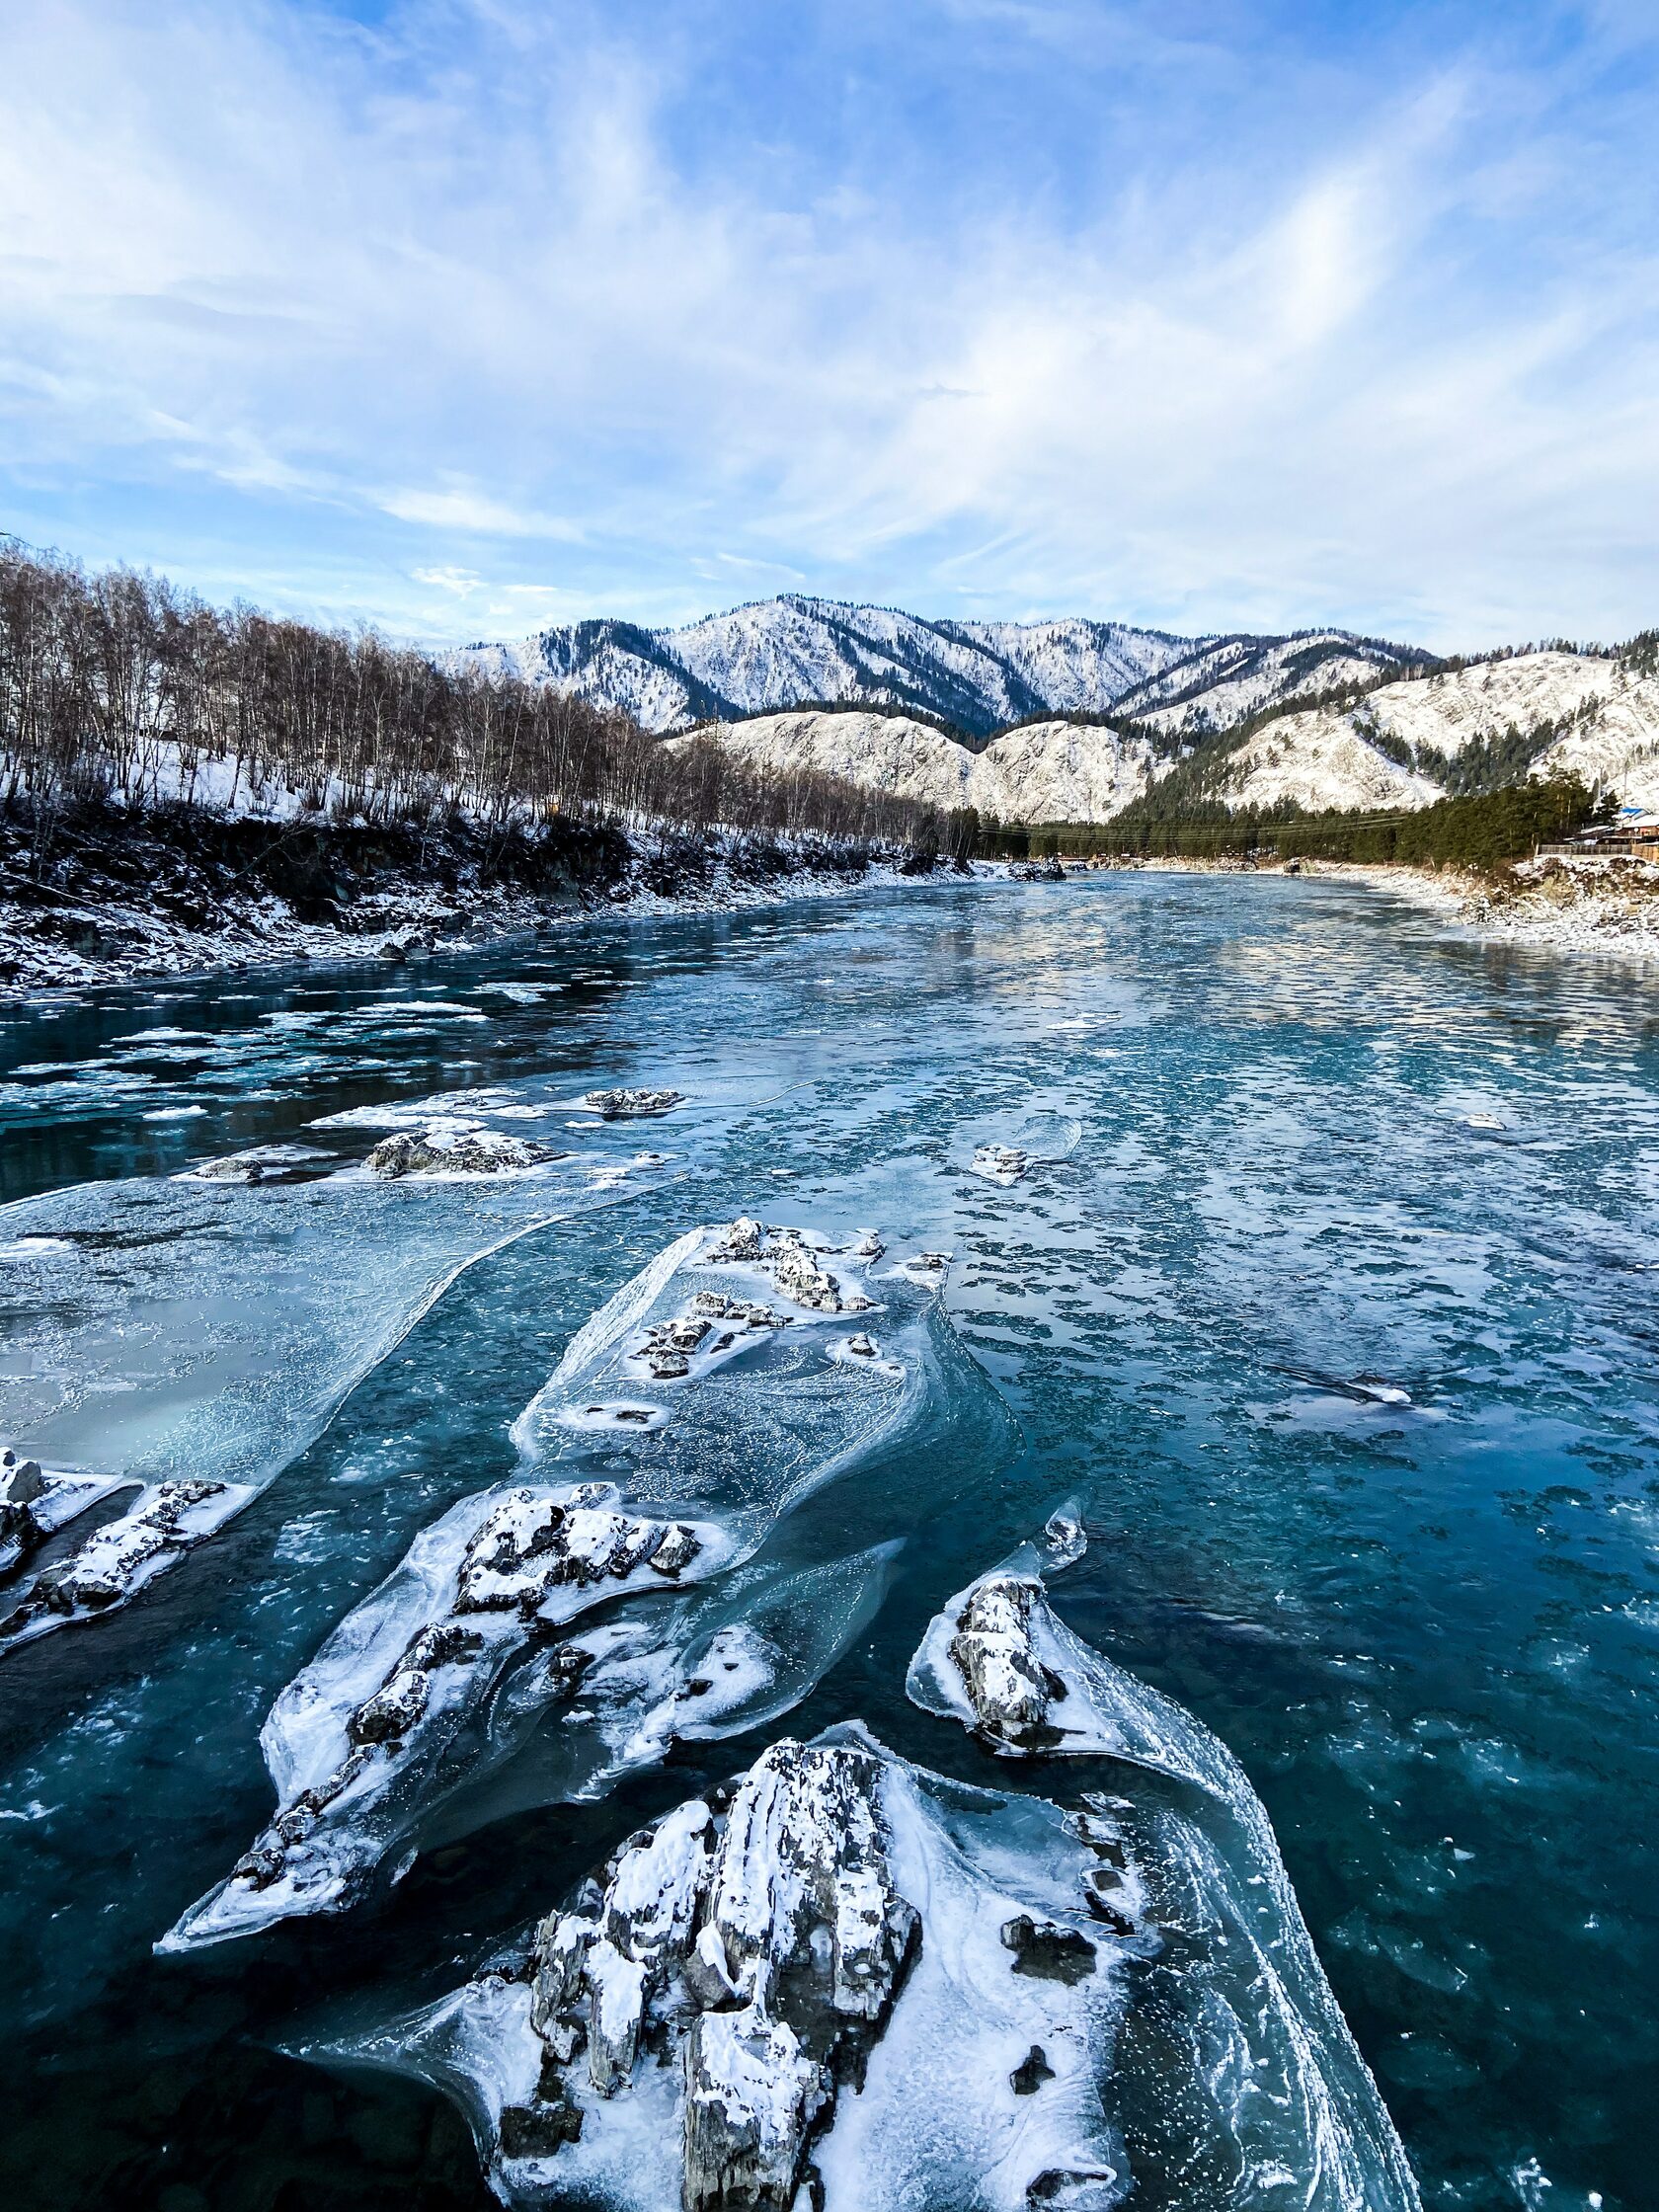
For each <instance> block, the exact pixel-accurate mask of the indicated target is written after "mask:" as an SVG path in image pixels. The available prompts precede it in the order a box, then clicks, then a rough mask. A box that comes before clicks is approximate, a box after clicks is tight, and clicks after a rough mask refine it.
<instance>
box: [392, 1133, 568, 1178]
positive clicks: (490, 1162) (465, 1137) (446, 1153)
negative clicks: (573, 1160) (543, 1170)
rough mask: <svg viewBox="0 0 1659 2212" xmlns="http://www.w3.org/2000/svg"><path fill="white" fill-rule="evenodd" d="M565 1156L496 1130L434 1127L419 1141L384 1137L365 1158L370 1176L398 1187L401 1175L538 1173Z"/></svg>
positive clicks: (396, 1135)
mask: <svg viewBox="0 0 1659 2212" xmlns="http://www.w3.org/2000/svg"><path fill="white" fill-rule="evenodd" d="M565 1156H566V1155H565V1154H564V1153H562V1152H556V1151H554V1150H553V1149H552V1148H551V1147H550V1146H546V1145H532V1144H531V1143H530V1142H529V1140H528V1139H527V1138H523V1137H507V1136H503V1135H502V1134H501V1133H500V1132H498V1131H496V1130H489V1129H463V1130H448V1129H442V1128H437V1127H434V1128H432V1129H429V1130H427V1131H426V1132H425V1133H424V1134H423V1135H421V1136H419V1137H417V1136H414V1135H412V1134H411V1133H410V1132H409V1131H408V1130H403V1129H400V1130H397V1131H395V1132H394V1133H393V1134H392V1135H391V1136H390V1137H384V1138H382V1139H381V1141H380V1143H379V1144H378V1145H376V1146H375V1147H374V1149H373V1151H371V1152H370V1153H369V1155H368V1161H367V1165H368V1169H369V1172H370V1174H373V1175H378V1176H379V1177H380V1179H381V1180H382V1182H388V1183H392V1182H398V1181H400V1180H401V1179H402V1178H403V1177H404V1176H405V1175H503V1174H512V1173H518V1172H521V1171H522V1170H523V1169H524V1168H526V1167H539V1166H541V1165H542V1164H543V1163H544V1162H545V1161H547V1160H550V1159H562V1158H564V1157H565Z"/></svg>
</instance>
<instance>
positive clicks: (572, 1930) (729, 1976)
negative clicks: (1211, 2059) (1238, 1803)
mask: <svg viewBox="0 0 1659 2212" xmlns="http://www.w3.org/2000/svg"><path fill="white" fill-rule="evenodd" d="M1091 1856H1092V1855H1091V1854H1090V1853H1089V1851H1088V1849H1087V1847H1086V1846H1085V1845H1084V1844H1083V1843H1082V1842H1081V1841H1080V1840H1079V1839H1078V1838H1077V1837H1076V1836H1075V1835H1074V1834H1073V1832H1072V1830H1071V1829H1070V1828H1069V1827H1068V1826H1067V1820H1066V1817H1065V1816H1064V1815H1063V1814H1062V1812H1061V1811H1060V1810H1059V1808H1057V1807H1055V1806H1051V1805H1046V1804H1044V1803H1042V1801H1041V1800H1021V1799H1017V1798H1016V1799H1012V1800H1010V1799H1009V1798H1008V1797H1007V1796H1006V1795H995V1796H993V1795H990V1794H988V1793H986V1792H983V1791H978V1790H973V1789H968V1788H965V1787H964V1786H963V1785H961V1784H960V1783H956V1782H951V1781H946V1780H944V1779H942V1778H939V1777H937V1776H931V1775H927V1774H925V1773H922V1772H920V1771H918V1770H916V1769H914V1768H911V1767H909V1765H907V1763H906V1762H904V1761H903V1760H901V1759H898V1758H896V1757H895V1756H894V1755H893V1754H892V1753H890V1752H888V1751H886V1750H885V1749H884V1748H883V1747H882V1746H881V1745H879V1744H877V1743H876V1742H875V1741H874V1740H873V1739H872V1738H870V1737H868V1736H867V1735H865V1734H864V1732H863V1731H862V1730H861V1729H859V1728H858V1727H856V1725H854V1726H850V1727H846V1728H840V1729H834V1730H831V1731H830V1733H829V1734H828V1735H826V1736H823V1737H820V1738H818V1739H817V1740H816V1741H815V1742H813V1743H811V1744H802V1743H797V1742H793V1741H790V1740H787V1739H786V1740H784V1741H781V1742H778V1743H775V1744H773V1745H772V1746H771V1747H770V1749H768V1750H767V1751H766V1752H764V1753H763V1754H762V1755H761V1757H760V1758H759V1759H758V1760H757V1761H756V1762H755V1764H754V1766H753V1767H752V1768H751V1770H750V1771H749V1773H748V1774H747V1775H745V1776H744V1777H743V1778H741V1779H740V1780H739V1782H738V1783H737V1786H736V1787H735V1788H734V1789H731V1790H722V1791H718V1792H715V1793H714V1794H713V1795H712V1797H710V1798H698V1799H694V1800H692V1801H691V1802H690V1803H688V1804H686V1805H683V1806H681V1807H680V1808H679V1809H678V1810H677V1811H676V1812H674V1813H671V1814H670V1815H669V1816H668V1817H667V1819H665V1820H664V1821H662V1822H660V1823H659V1824H658V1826H657V1827H656V1829H655V1830H653V1831H651V1832H650V1833H648V1834H647V1835H645V1836H643V1837H636V1838H633V1839H630V1842H629V1844H628V1845H627V1846H625V1847H624V1850H623V1851H622V1853H621V1854H620V1855H619V1856H618V1857H616V1858H614V1859H613V1860H612V1861H611V1862H610V1863H609V1865H608V1866H607V1867H605V1868H604V1869H602V1870H601V1873H600V1877H599V1881H598V1882H597V1883H593V1882H590V1883H588V1884H586V1885H585V1886H584V1889H583V1891H582V1893H581V1901H580V1902H579V1903H578V1904H577V1905H575V1906H573V1907H572V1908H571V1909H569V1910H567V1911H565V1912H563V1913H556V1914H550V1915H549V1916H548V1918H547V1919H546V1920H545V1921H543V1922H542V1923H541V1925H540V1927H539V1928H538V1929H537V1930H536V1932H535V1935H534V1936H533V1938H532V1939H531V1941H530V1942H529V1944H528V1946H527V1948H526V1950H525V1952H524V1953H523V1955H522V1957H521V1959H520V1960H519V1961H516V1962H515V1961H514V1957H513V1955H512V1954H511V1953H505V1954H498V1956H497V1958H496V1960H495V1961H493V1962H492V1966H491V1967H490V1969H489V1970H487V1971H485V1972H483V1973H481V1974H480V1975H479V1976H478V1978H477V1979H475V1980H474V1981H472V1982H470V1983H468V1984H466V1985H465V1986H464V1987H462V1988H461V1989H459V1990H457V1991H456V1992H455V1993H454V1994H453V1995H452V1996H451V1997H449V1998H447V1999H445V2000H443V2001H442V2002H441V2003H440V2004H438V2005H437V2006H435V2007H433V2008H431V2009H430V2010H429V2011H428V2012H427V2013H426V2014H424V2015H418V2016H417V2017H416V2018H414V2019H413V2020H408V2019H405V2020H403V2021H400V2022H399V2023H398V2024H397V2025H396V2026H395V2027H394V2028H392V2029H390V2030H389V2031H388V2032H387V2033H386V2034H384V2035H381V2036H373V2037H370V2038H368V2039H367V2040H366V2041H363V2042H357V2043H354V2044H353V2045H351V2046H342V2047H337V2048H336V2049H335V2050H334V2051H319V2052H315V2053H313V2054H311V2055H314V2056H318V2057H322V2058H325V2059H327V2058H331V2057H338V2058H343V2059H349V2060H351V2061H352V2062H354V2063H362V2062H364V2061H367V2062H369V2063H378V2064H381V2065H386V2066H391V2067H394V2068H398V2069H400V2070H408V2071H412V2072H415V2073H418V2074H421V2075H423V2076H425V2077H426V2078H427V2079H429V2080H433V2081H435V2082H437V2083H439V2084H440V2086H442V2087H445V2088H447V2089H448V2090H449V2091H450V2092H451V2093H452V2094H456V2095H457V2096H458V2097H460V2098H461V2099H462V2100H463V2102H464V2103H465V2105H466V2108H467V2110H468V2111H469V2113H470V2114H471V2115H472V2116H473V2118H474V2122H475V2125H480V2123H481V2126H480V2132H481V2136H482V2139H483V2140H484V2141H485V2142H486V2144H487V2146H488V2155H489V2159H490V2166H491V2180H492V2183H493V2185H494V2186H495V2188H496V2189H497V2191H498V2193H499V2194H501V2195H502V2196H504V2197H505V2198H506V2199H507V2201H508V2202H509V2203H524V2204H531V2203H545V2202H548V2201H550V2200H551V2201H569V2202H573V2203H577V2204H590V2203H595V2202H605V2203H610V2202H625V2203H627V2204H630V2205H638V2206H650V2207H653V2208H655V2207H663V2208H665V2212H667V2208H668V2207H671V2206H679V2207H681V2208H682V2212H737V2208H748V2212H795V2208H796V2207H798V2206H804V2205H807V2204H812V2205H822V2206H824V2207H825V2208H826V2212H900V2207H903V2206H915V2205H928V2206H934V2205H937V2206H941V2207H943V2206H946V2205H954V2204H957V2203H969V2202H972V2203H976V2204H981V2203H983V2204H985V2205H987V2206H994V2207H996V2208H998V2212H1001V2208H1006V2212H1025V2208H1026V2207H1027V2206H1029V2205H1039V2206H1040V2205H1045V2204H1066V2205H1072V2206H1077V2207H1081V2206H1085V2205H1106V2204H1109V2203H1115V2202H1116V2201H1117V2200H1118V2198H1119V2197H1121V2196H1122V2194H1123V2193H1124V2188H1125V2185H1126V2179H1127V2167H1126V2161H1125V2158H1124V2154H1123V2150H1122V2146H1121V2141H1120V2138H1119V2134H1118V2131H1117V2129H1116V2128H1115V2127H1114V2125H1113V2123H1112V2121H1111V2119H1110V2118H1109V2116H1108V2113H1107V2111H1106V2109H1105V2108H1104V2106H1103V2103H1102V2098H1101V2089H1100V2085H1101V2083H1102V2082H1103V2081H1104V2080H1106V2078H1107V2074H1108V2066H1109V2061H1110V2057H1111V2052H1112V2046H1113V2037H1114V2034H1115V2031H1116V2027H1117V2023H1118V2020H1119V2018H1120V2016H1121V2015H1122V2011H1123V2007H1124V2003H1125V1997H1126V1990H1127V1980H1126V1976H1125V1975H1124V1973H1123V1972H1122V1970H1121V1969H1122V1967H1123V1965H1124V1963H1125V1962H1126V1961H1127V1960H1128V1959H1129V1958H1131V1957H1132V1956H1136V1955H1138V1953H1137V1951H1136V1948H1135V1946H1133V1945H1126V1944H1123V1943H1121V1942H1120V1941H1119V1940H1118V1939H1117V1938H1116V1937H1115V1936H1113V1934H1112V1932H1111V1931H1110V1930H1109V1929H1107V1928H1105V1927H1103V1926H1102V1925H1101V1924H1099V1923H1098V1922H1096V1921H1094V1920H1092V1919H1091V1918H1090V1917H1089V1916H1088V1915H1087V1913H1086V1911H1085V1910H1084V1909H1083V1908H1082V1906H1081V1905H1080V1903H1079V1901H1078V1900H1079V1894H1080V1887H1081V1877H1082V1875H1083V1873H1084V1871H1085V1870H1086V1868H1087V1866H1088V1865H1089V1864H1090V1863H1091ZM1010 1927H1017V1928H1019V1929H1025V1928H1029V1929H1030V1931H1031V1932H1032V1933H1031V1936H1030V1940H1029V1941H1026V1942H1024V1943H1023V1944H1021V1945H1019V1946H1017V1947H1016V1946H1010V1945H1009V1944H1008V1943H1006V1942H1005V1941H1004V1931H1005V1930H1007V1929H1008V1928H1010ZM1039 1966H1049V1967H1053V1968H1054V1970H1052V1971H1038V1970H1034V1969H1035V1968H1036V1967H1039ZM1022 2070H1023V2071H1022ZM1016 2077H1018V2079H1016ZM1085 2181H1086V2184H1087V2185H1086V2189H1085ZM1102 2190H1104V2191H1106V2192H1107V2193H1105V2194H1101V2193H1099V2192H1101V2191H1102ZM1088 2191H1092V2192H1094V2193H1087V2192H1088Z"/></svg>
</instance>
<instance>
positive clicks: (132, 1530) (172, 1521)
mask: <svg viewBox="0 0 1659 2212" xmlns="http://www.w3.org/2000/svg"><path fill="white" fill-rule="evenodd" d="M224 1489H225V1485H224V1484H223V1483H222V1482H197V1481H188V1482H161V1483H158V1484H157V1485H156V1487H155V1489H154V1491H153V1492H152V1493H151V1494H150V1495H149V1497H148V1498H147V1499H146V1500H145V1502H144V1503H143V1504H141V1505H140V1506H138V1507H136V1508H135V1509H134V1510H133V1511H132V1512H131V1513H129V1514H126V1515H124V1516H123V1517H122V1518H121V1519H120V1520H119V1521H115V1522H112V1523H110V1524H109V1526H108V1527H106V1528H103V1529H100V1530H99V1531H98V1533H97V1535H96V1536H94V1537H91V1538H89V1539H88V1541H87V1542H86V1543H85V1544H83V1545H82V1547H81V1549H80V1550H79V1551H78V1552H77V1553H76V1554H75V1555H74V1557H73V1558H71V1559H66V1560H65V1561H64V1562H63V1564H62V1565H61V1566H58V1567H52V1568H49V1569H48V1570H47V1571H46V1573H44V1574H42V1575H41V1576H40V1580H39V1581H38V1582H37V1583H36V1585H35V1588H34V1589H33V1590H32V1591H31V1593H30V1595H29V1597H28V1599H27V1600H26V1601H25V1603H24V1604H23V1605H21V1606H20V1607H19V1608H18V1610H17V1612H16V1613H15V1614H13V1616H12V1618H11V1620H10V1621H9V1622H8V1623H7V1625H8V1628H9V1629H11V1630H12V1631H13V1632H14V1633H15V1631H16V1629H17V1627H18V1626H20V1625H22V1624H23V1623H24V1622H25V1621H27V1620H28V1619H30V1618H31V1617H32V1616H33V1615H34V1614H36V1613H38V1612H41V1611H44V1612H49V1613H59V1614H71V1613H76V1612H79V1611H82V1610H85V1611H86V1612H88V1613H102V1612H104V1611H106V1610H107V1609H108V1608H109V1607H110V1606H113V1605H117V1604H118V1603H119V1602H120V1600H121V1599H122V1598H124V1597H125V1596H126V1595H127V1592H128V1591H129V1589H130V1588H131V1586H132V1582H133V1579H134V1577H135V1576H136V1575H137V1574H138V1573H139V1571H140V1569H141V1568H143V1567H144V1566H146V1565H147V1564H148V1563H149V1562H150V1561H151V1560H152V1559H154V1558H155V1557H156V1556H157V1554H158V1553H160V1552H163V1551H178V1550H182V1549H184V1548H185V1547H186V1546H187V1545H188V1544H189V1542H190V1541H191V1539H190V1537H189V1535H188V1534H187V1533H186V1532H185V1531H184V1529H183V1526H182V1524H183V1523H184V1521H185V1518H186V1516H187V1515H188V1514H189V1513H190V1511H191V1509H192V1508H193V1507H195V1506H198V1505H201V1504H203V1503H204V1502H205V1501H206V1500H207V1499H209V1498H216V1497H221V1496H223V1494H224Z"/></svg>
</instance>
